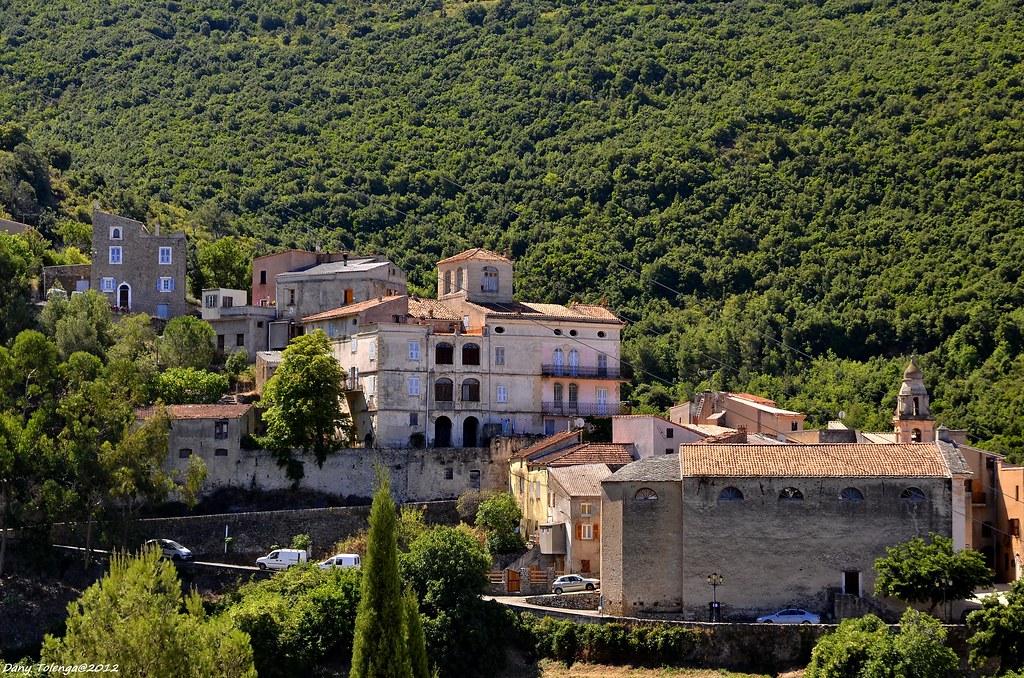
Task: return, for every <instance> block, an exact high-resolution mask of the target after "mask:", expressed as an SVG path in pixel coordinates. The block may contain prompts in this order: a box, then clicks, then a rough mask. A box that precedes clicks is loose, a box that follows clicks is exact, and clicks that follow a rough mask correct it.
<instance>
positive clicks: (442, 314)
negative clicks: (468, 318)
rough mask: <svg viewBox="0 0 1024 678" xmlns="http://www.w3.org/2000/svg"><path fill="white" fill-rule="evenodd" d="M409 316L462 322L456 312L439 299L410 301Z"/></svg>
mask: <svg viewBox="0 0 1024 678" xmlns="http://www.w3.org/2000/svg"><path fill="white" fill-rule="evenodd" d="M409 315H411V316H412V317H414V318H424V319H426V318H435V319H437V320H462V316H461V315H459V314H458V313H456V312H455V310H454V309H453V308H452V307H451V306H448V305H447V304H445V303H444V302H441V301H438V300H437V299H410V300H409Z"/></svg>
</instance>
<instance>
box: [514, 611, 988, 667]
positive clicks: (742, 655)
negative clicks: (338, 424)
mask: <svg viewBox="0 0 1024 678" xmlns="http://www.w3.org/2000/svg"><path fill="white" fill-rule="evenodd" d="M568 595H572V594H568ZM588 595H594V594H588ZM562 597H563V598H565V597H566V596H565V595H563V596H562ZM546 598H547V596H542V597H538V600H540V599H546ZM528 600H529V599H528V598H527V599H524V602H526V601H528ZM505 604H506V605H508V606H509V607H512V608H514V609H515V610H517V611H518V612H526V613H529V614H533V615H536V616H539V617H552V618H554V619H563V620H567V621H572V622H576V623H579V624H624V625H626V626H643V625H655V624H676V625H681V626H686V627H688V628H694V629H700V630H702V631H704V632H705V633H706V635H707V641H706V642H705V643H704V644H703V645H702V647H700V648H699V650H698V653H699V656H694V657H693V662H694V663H699V664H700V665H703V666H714V667H715V668H721V669H728V670H732V671H742V672H751V673H768V674H773V675H774V674H777V673H779V672H783V671H788V670H792V669H799V668H804V667H805V666H807V664H808V663H809V662H810V660H811V650H813V649H814V645H815V644H816V643H817V642H818V639H820V638H821V637H822V636H825V635H828V634H830V633H832V632H834V631H835V629H836V625H834V624H807V625H803V624H792V625H790V624H752V623H750V624H730V623H719V624H711V623H708V622H685V621H675V620H670V619H668V620H661V619H641V618H636V617H608V616H594V615H581V614H578V613H574V612H573V611H572V610H570V609H567V608H561V609H552V608H546V609H545V608H539V607H528V606H527V605H525V604H523V605H519V604H516V603H505ZM891 628H893V629H897V628H898V627H896V626H891ZM945 629H946V632H947V637H946V645H947V646H949V647H951V648H952V649H953V651H954V652H956V654H957V656H958V657H960V664H961V668H962V669H963V670H964V675H975V674H973V673H972V672H971V671H970V670H969V668H968V664H967V655H968V652H969V651H970V646H969V645H968V644H967V636H968V635H969V631H968V629H967V627H966V626H963V625H946V626H945Z"/></svg>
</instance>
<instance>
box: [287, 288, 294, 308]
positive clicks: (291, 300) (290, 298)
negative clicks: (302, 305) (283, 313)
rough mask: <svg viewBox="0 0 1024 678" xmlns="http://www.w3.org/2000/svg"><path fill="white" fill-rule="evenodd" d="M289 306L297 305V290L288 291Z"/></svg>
mask: <svg viewBox="0 0 1024 678" xmlns="http://www.w3.org/2000/svg"><path fill="white" fill-rule="evenodd" d="M288 305H289V306H294V305H295V290H288Z"/></svg>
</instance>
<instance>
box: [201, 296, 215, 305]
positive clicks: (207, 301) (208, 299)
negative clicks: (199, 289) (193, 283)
mask: <svg viewBox="0 0 1024 678" xmlns="http://www.w3.org/2000/svg"><path fill="white" fill-rule="evenodd" d="M203 306H205V307H206V308H217V295H216V294H207V295H206V296H205V297H203Z"/></svg>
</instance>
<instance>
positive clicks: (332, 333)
mask: <svg viewBox="0 0 1024 678" xmlns="http://www.w3.org/2000/svg"><path fill="white" fill-rule="evenodd" d="M337 335H338V326H337V325H335V324H334V323H333V322H329V323H327V336H328V337H330V338H331V339H333V338H334V337H336V336H337Z"/></svg>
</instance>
